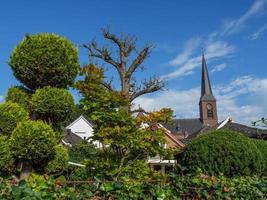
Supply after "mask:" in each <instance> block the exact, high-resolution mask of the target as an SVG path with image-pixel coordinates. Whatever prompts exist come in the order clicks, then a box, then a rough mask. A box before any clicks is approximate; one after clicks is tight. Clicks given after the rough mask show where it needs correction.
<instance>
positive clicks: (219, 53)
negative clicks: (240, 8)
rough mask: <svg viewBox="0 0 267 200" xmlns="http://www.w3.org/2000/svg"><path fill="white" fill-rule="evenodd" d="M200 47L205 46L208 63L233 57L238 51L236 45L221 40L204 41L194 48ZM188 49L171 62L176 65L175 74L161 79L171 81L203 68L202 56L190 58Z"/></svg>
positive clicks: (172, 73)
mask: <svg viewBox="0 0 267 200" xmlns="http://www.w3.org/2000/svg"><path fill="white" fill-rule="evenodd" d="M191 41H192V39H190V40H189V42H188V43H187V44H189V43H191ZM200 45H203V46H205V48H204V49H205V50H206V52H205V57H206V59H207V60H208V62H212V61H214V60H218V59H221V58H223V57H226V56H228V55H231V54H232V53H234V52H235V50H236V47H235V46H234V45H231V44H229V43H227V42H225V41H221V40H217V41H209V42H206V43H204V41H203V40H202V43H199V44H198V45H195V46H194V48H195V49H196V48H197V47H199V46H200ZM191 47H192V46H191ZM187 49H189V48H188V46H187V45H186V48H185V50H184V51H183V52H182V53H181V54H179V55H178V56H177V57H176V58H175V59H174V60H172V61H171V62H170V63H172V64H173V65H174V64H176V66H177V69H176V70H175V71H174V72H171V73H169V74H165V75H163V76H162V77H161V78H162V79H168V80H170V79H173V78H175V77H181V76H186V75H189V74H193V73H194V71H195V69H196V68H198V67H201V56H191V57H190V58H189V56H190V54H189V53H185V52H187ZM191 54H192V53H191Z"/></svg>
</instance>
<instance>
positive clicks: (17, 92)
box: [6, 86, 32, 112]
mask: <svg viewBox="0 0 267 200" xmlns="http://www.w3.org/2000/svg"><path fill="white" fill-rule="evenodd" d="M31 95H32V93H31V92H30V91H29V90H27V89H26V88H24V87H22V86H13V87H10V88H9V89H8V92H7V95H6V101H8V102H13V103H17V104H19V105H20V106H22V107H23V108H24V109H25V110H27V111H29V112H30V101H31Z"/></svg>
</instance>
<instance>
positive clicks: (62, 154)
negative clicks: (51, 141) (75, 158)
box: [45, 145, 69, 175]
mask: <svg viewBox="0 0 267 200" xmlns="http://www.w3.org/2000/svg"><path fill="white" fill-rule="evenodd" d="M55 150H56V155H55V158H54V159H53V160H51V161H50V162H49V163H48V165H47V166H46V168H45V171H46V172H47V173H48V174H55V175H60V174H62V173H63V172H64V171H65V170H66V169H67V168H68V161H69V154H68V150H67V149H66V148H64V147H62V146H61V145H57V146H56V147H55Z"/></svg>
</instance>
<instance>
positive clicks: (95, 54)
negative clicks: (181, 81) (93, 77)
mask: <svg viewBox="0 0 267 200" xmlns="http://www.w3.org/2000/svg"><path fill="white" fill-rule="evenodd" d="M102 31H103V32H102V33H103V37H104V38H105V39H107V40H108V41H111V43H112V44H114V45H115V47H116V48H117V49H118V51H117V52H118V55H117V58H114V55H112V51H111V49H109V48H108V47H107V46H102V47H99V46H98V44H97V42H96V41H92V42H91V43H90V44H89V45H83V47H85V48H86V49H88V52H89V57H91V58H97V59H100V60H101V61H104V63H107V64H109V65H110V66H112V67H113V68H115V69H116V71H117V72H118V75H119V77H120V84H121V91H120V92H121V93H122V94H123V95H124V96H125V97H126V98H128V100H129V102H130V103H132V101H133V100H134V99H136V98H137V97H140V96H141V95H144V94H148V93H153V92H155V91H158V90H161V89H162V88H163V87H164V86H165V83H164V82H163V81H162V80H160V79H159V78H157V77H149V78H148V79H147V80H143V81H142V83H141V84H140V85H138V84H137V83H136V81H135V77H134V73H135V72H136V71H137V70H138V69H142V63H143V62H144V61H145V60H146V59H147V58H148V56H149V55H150V53H151V50H152V49H153V45H150V44H147V45H145V46H144V47H143V48H142V49H141V51H137V49H136V41H137V39H136V37H131V36H129V35H127V36H121V37H118V36H117V35H115V34H114V33H111V32H110V31H109V29H107V28H105V29H103V30H102ZM133 52H136V53H137V55H136V57H135V58H134V59H131V61H130V59H129V56H130V54H131V53H133ZM109 89H111V88H109Z"/></svg>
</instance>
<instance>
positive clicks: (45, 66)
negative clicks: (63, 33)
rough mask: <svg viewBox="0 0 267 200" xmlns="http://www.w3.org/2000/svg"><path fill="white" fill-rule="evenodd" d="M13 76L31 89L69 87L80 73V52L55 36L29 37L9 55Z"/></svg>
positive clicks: (40, 35) (42, 34) (68, 42)
mask: <svg viewBox="0 0 267 200" xmlns="http://www.w3.org/2000/svg"><path fill="white" fill-rule="evenodd" d="M9 65H10V66H11V68H12V70H13V73H14V76H15V77H16V78H17V79H18V80H19V81H20V82H21V83H23V84H24V85H25V86H26V87H28V88H29V89H31V90H36V89H37V88H42V87H44V86H52V87H59V88H67V87H68V86H70V85H72V84H73V81H74V79H75V77H76V76H77V73H78V70H79V59H78V49H77V47H75V46H74V45H73V44H72V43H71V42H70V41H69V40H67V39H66V38H63V37H60V36H58V35H56V34H48V33H39V34H36V35H26V37H24V39H23V40H22V42H21V43H20V44H19V45H18V46H17V47H16V48H15V49H14V51H13V53H12V55H11V56H10V62H9Z"/></svg>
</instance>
